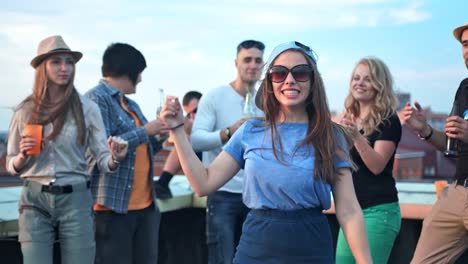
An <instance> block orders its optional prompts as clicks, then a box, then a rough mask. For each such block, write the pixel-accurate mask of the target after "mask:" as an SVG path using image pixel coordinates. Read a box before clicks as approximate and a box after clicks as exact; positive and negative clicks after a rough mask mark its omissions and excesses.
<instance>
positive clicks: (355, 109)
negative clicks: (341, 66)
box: [345, 57, 398, 136]
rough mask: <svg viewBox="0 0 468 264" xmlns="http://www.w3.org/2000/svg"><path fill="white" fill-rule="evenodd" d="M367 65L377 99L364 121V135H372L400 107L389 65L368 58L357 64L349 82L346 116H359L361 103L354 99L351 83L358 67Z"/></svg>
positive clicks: (375, 98)
mask: <svg viewBox="0 0 468 264" xmlns="http://www.w3.org/2000/svg"><path fill="white" fill-rule="evenodd" d="M359 65H365V66H367V67H369V73H370V82H371V84H372V87H373V88H374V90H375V97H374V100H373V101H372V106H371V108H370V112H369V115H368V116H367V117H365V118H364V119H363V120H362V129H363V131H364V135H365V136H367V135H370V134H371V133H372V132H373V131H375V130H376V129H377V126H378V125H379V124H380V123H381V122H382V121H383V120H384V119H386V118H387V117H389V116H390V115H392V114H394V113H395V112H396V109H397V107H398V99H397V97H396V95H395V92H394V90H393V77H392V74H391V73H390V70H389V69H388V67H387V65H386V64H385V63H384V62H383V61H382V60H380V59H379V58H376V57H366V58H363V59H361V60H359V62H358V63H357V64H356V66H355V67H354V70H353V72H352V74H351V79H350V81H349V94H348V96H347V97H346V99H345V110H346V115H347V116H350V115H351V114H353V115H354V116H359V114H360V111H361V109H360V107H359V102H358V101H357V100H356V99H354V97H353V95H352V93H351V89H352V87H351V82H352V81H353V78H354V72H355V71H356V68H357V66H359Z"/></svg>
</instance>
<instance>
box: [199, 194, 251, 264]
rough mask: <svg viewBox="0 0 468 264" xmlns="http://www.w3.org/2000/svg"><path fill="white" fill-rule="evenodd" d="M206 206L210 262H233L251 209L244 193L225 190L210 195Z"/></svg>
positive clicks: (212, 263)
mask: <svg viewBox="0 0 468 264" xmlns="http://www.w3.org/2000/svg"><path fill="white" fill-rule="evenodd" d="M206 208H207V212H206V243H207V246H208V264H221V263H223V264H232V260H233V259H234V253H235V250H236V247H237V244H238V243H239V238H240V234H241V232H242V224H243V223H244V220H245V217H246V216H247V213H248V212H249V209H248V208H247V207H246V206H245V205H244V203H243V202H242V194H237V193H230V192H224V191H218V192H214V193H212V194H210V195H208V199H207V205H206Z"/></svg>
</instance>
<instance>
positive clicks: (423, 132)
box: [398, 101, 446, 151]
mask: <svg viewBox="0 0 468 264" xmlns="http://www.w3.org/2000/svg"><path fill="white" fill-rule="evenodd" d="M398 117H399V118H400V121H401V123H402V124H405V125H407V126H408V127H409V128H411V129H413V130H414V131H415V132H416V133H418V134H419V136H420V137H421V138H424V139H425V140H426V141H427V142H429V143H430V144H431V145H433V146H434V147H436V148H437V149H438V150H440V151H443V150H444V148H445V139H446V135H445V133H444V132H442V131H438V130H436V129H434V128H433V127H431V126H430V125H429V124H428V123H427V120H426V117H424V115H423V114H422V108H421V105H420V104H419V103H418V102H416V101H415V102H414V107H412V106H411V105H410V104H409V103H406V105H405V106H404V107H403V108H402V109H401V110H400V112H399V113H398Z"/></svg>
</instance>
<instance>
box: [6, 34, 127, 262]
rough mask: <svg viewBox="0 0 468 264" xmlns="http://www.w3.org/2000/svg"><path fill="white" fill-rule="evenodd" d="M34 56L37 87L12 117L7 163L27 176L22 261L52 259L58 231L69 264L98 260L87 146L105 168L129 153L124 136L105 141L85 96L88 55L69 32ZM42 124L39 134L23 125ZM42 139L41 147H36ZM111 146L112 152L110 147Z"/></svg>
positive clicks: (22, 203) (41, 45)
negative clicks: (78, 71) (82, 85)
mask: <svg viewBox="0 0 468 264" xmlns="http://www.w3.org/2000/svg"><path fill="white" fill-rule="evenodd" d="M37 51H38V52H37V56H36V57H34V58H33V59H32V61H31V66H32V67H33V68H34V69H35V70H36V75H35V79H34V87H33V92H32V94H31V95H30V96H28V97H27V98H26V99H25V100H23V102H21V104H20V105H19V106H18V107H17V109H16V111H15V114H14V116H13V118H12V121H11V124H10V129H9V137H8V151H7V152H8V155H7V169H8V171H9V172H10V173H11V174H13V175H19V176H20V177H21V178H22V179H23V180H24V187H23V191H22V193H21V198H20V201H19V211H20V215H19V219H18V223H19V241H20V242H21V250H22V253H23V260H24V261H23V262H24V263H26V264H28V263H35V264H36V263H52V262H53V244H54V241H55V239H56V237H58V239H59V241H60V249H61V256H62V263H67V264H70V263H93V262H94V255H95V242H94V229H93V213H92V198H91V192H90V191H89V179H88V178H89V175H88V173H87V162H86V157H85V152H86V150H87V149H88V148H89V150H90V153H92V155H94V156H95V157H96V160H97V163H98V165H99V166H100V168H101V169H102V170H105V171H113V170H115V169H116V168H117V166H118V161H119V160H121V159H123V158H124V157H125V155H126V153H127V147H126V144H125V142H121V141H120V140H117V141H119V142H115V141H114V140H113V139H112V138H109V139H108V140H107V142H106V134H105V131H104V125H103V122H102V118H101V115H100V112H99V109H98V107H97V105H95V104H94V103H93V102H92V101H90V100H89V99H87V98H85V97H82V96H80V95H79V94H78V92H77V90H76V89H75V86H74V83H73V81H74V77H75V63H76V62H78V61H79V60H80V59H81V57H82V54H81V53H80V52H77V51H72V50H70V48H69V47H68V46H67V44H65V42H64V41H63V39H62V37H60V36H51V37H48V38H46V39H44V40H42V41H41V42H40V43H39V47H38V50H37ZM30 124H34V125H39V128H40V129H39V131H40V132H42V133H40V135H42V136H39V137H38V138H36V139H35V138H34V137H33V135H32V134H30V132H26V131H25V130H24V129H25V128H26V127H27V125H30ZM37 145H40V153H36V154H34V155H33V153H31V150H32V149H33V148H34V147H35V146H37ZM109 149H110V151H109Z"/></svg>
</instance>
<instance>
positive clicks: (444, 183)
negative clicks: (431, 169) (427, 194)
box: [434, 180, 448, 199]
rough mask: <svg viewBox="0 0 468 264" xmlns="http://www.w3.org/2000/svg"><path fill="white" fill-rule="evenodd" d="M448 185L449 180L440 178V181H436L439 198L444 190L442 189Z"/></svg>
mask: <svg viewBox="0 0 468 264" xmlns="http://www.w3.org/2000/svg"><path fill="white" fill-rule="evenodd" d="M447 185H448V182H447V181H446V180H440V181H435V182H434V186H435V191H436V196H437V199H439V197H440V192H441V191H442V189H444V188H445V187H447Z"/></svg>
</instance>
